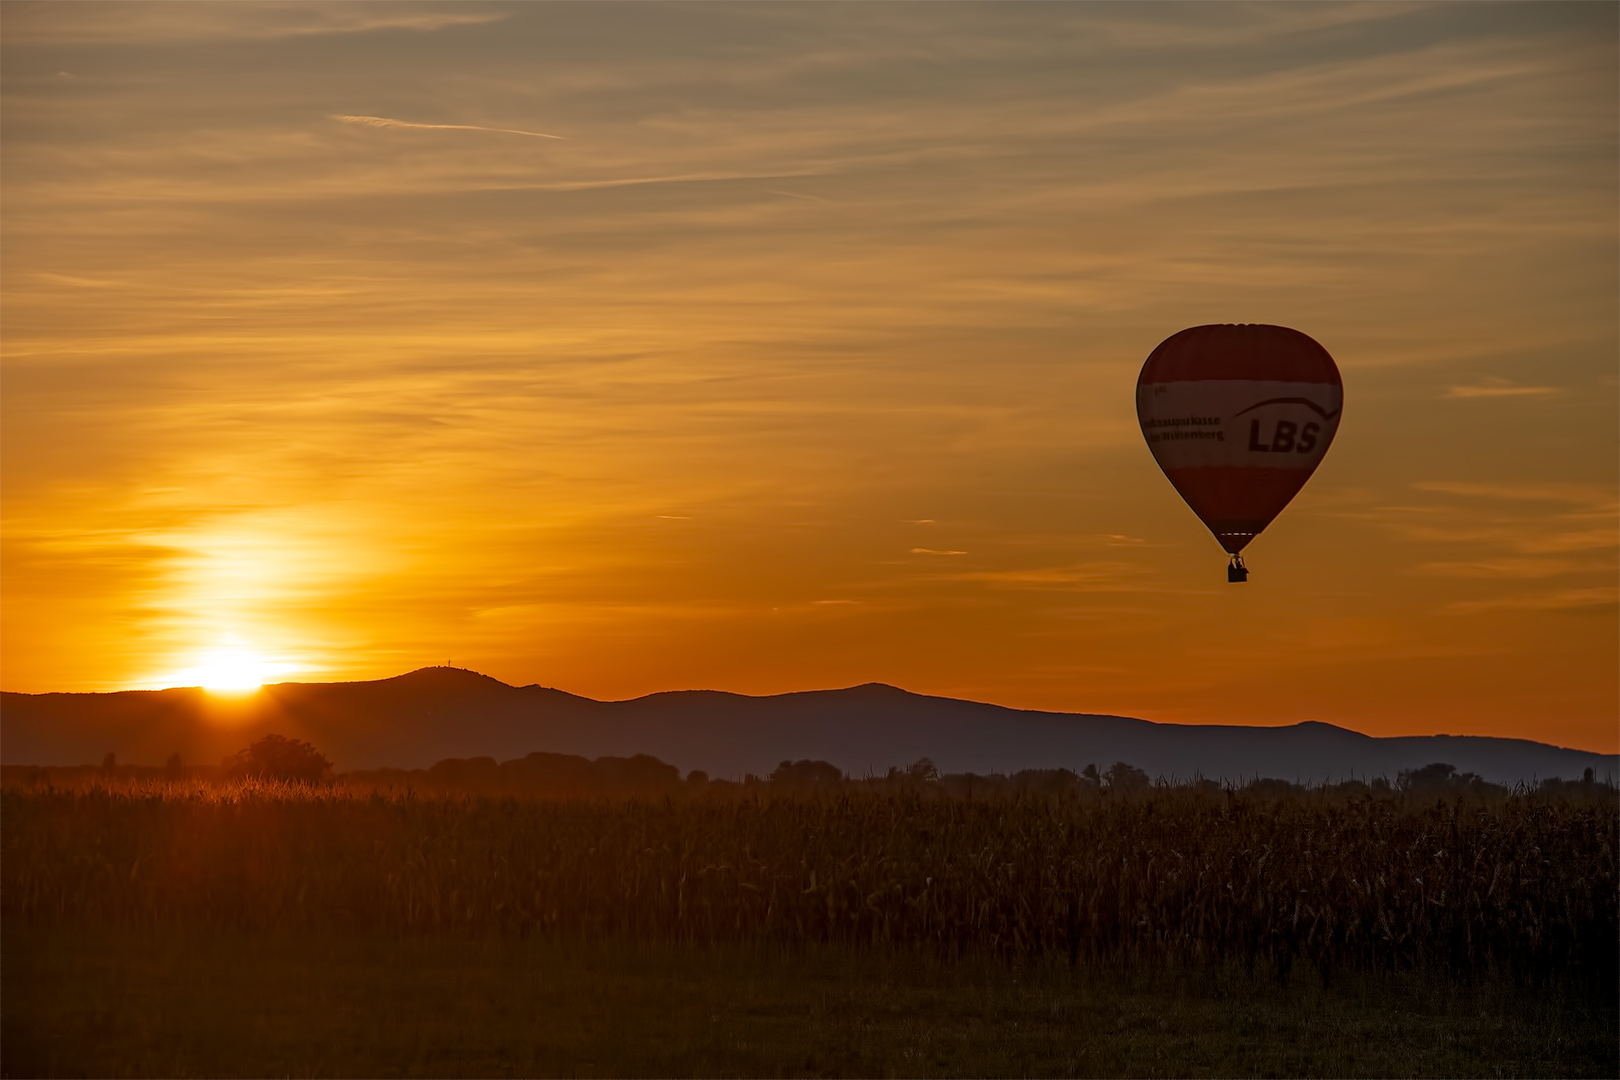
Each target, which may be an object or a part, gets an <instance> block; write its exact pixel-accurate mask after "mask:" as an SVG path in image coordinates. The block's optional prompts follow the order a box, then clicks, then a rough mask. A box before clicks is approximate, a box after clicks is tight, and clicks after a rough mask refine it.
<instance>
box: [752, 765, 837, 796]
mask: <svg viewBox="0 0 1620 1080" xmlns="http://www.w3.org/2000/svg"><path fill="white" fill-rule="evenodd" d="M769 779H770V781H771V783H773V784H779V785H781V786H782V787H785V788H795V789H801V790H803V789H808V790H816V791H826V790H830V789H832V788H836V787H837V786H838V785H839V784H841V783H843V782H844V774H843V771H842V770H840V769H839V768H838V766H836V765H834V764H832V763H831V762H828V761H809V760H805V761H784V762H782V764H780V765H778V766H777V767H776V771H774V772H772V773H771V775H770V777H769Z"/></svg>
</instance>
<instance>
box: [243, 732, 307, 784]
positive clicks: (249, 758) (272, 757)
mask: <svg viewBox="0 0 1620 1080" xmlns="http://www.w3.org/2000/svg"><path fill="white" fill-rule="evenodd" d="M221 764H222V765H223V766H224V769H225V771H226V772H227V773H229V774H231V775H234V776H258V777H264V778H265V779H271V780H303V781H307V782H309V783H314V782H316V781H318V780H321V779H323V778H324V777H325V776H326V774H327V770H328V769H330V768H331V767H332V763H331V762H330V761H328V760H326V758H325V757H324V756H323V755H322V754H321V752H320V751H319V750H317V749H315V748H314V747H313V746H311V745H310V744H309V743H307V742H304V741H302V740H300V739H289V738H287V737H286V736H285V735H266V736H265V737H264V738H262V739H260V740H259V741H258V742H256V743H254V744H253V745H252V746H250V747H248V748H247V749H246V750H239V751H237V752H236V753H234V754H232V755H231V756H230V757H228V758H226V759H225V760H224V762H222V763H221Z"/></svg>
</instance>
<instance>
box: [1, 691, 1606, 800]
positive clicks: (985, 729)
mask: <svg viewBox="0 0 1620 1080" xmlns="http://www.w3.org/2000/svg"><path fill="white" fill-rule="evenodd" d="M272 731H274V732H276V733H278V734H283V735H287V736H289V737H293V738H303V739H308V740H309V741H310V742H312V743H314V744H315V745H316V746H317V747H319V748H320V749H321V750H322V751H323V752H324V753H326V754H327V755H328V756H329V757H330V758H332V759H333V760H334V761H335V762H336V763H337V765H338V767H339V768H340V769H364V768H378V767H384V766H395V767H403V768H420V767H426V766H429V765H432V764H434V763H435V762H436V761H439V760H442V759H445V758H454V757H461V758H467V757H486V756H488V757H497V758H503V759H509V758H514V757H522V756H523V755H525V754H527V753H529V752H531V751H536V750H542V751H550V752H554V753H571V754H580V755H582V756H587V757H600V756H630V755H632V754H636V753H646V754H651V755H653V756H655V757H658V758H660V759H661V760H664V761H667V762H669V763H671V764H674V765H676V766H678V767H680V768H682V769H683V770H691V769H703V770H705V771H707V772H709V773H711V774H714V775H716V776H730V777H734V778H735V777H741V776H742V775H744V774H747V773H755V774H759V775H763V774H764V773H768V772H769V771H770V770H771V769H773V768H774V767H775V766H776V765H777V764H778V763H779V762H780V761H783V760H801V759H806V758H809V759H817V760H825V761H830V762H832V763H833V764H835V765H837V766H838V767H839V768H841V769H843V770H844V771H845V772H848V773H850V774H852V775H856V776H859V775H862V774H863V773H877V774H881V773H882V772H884V771H885V770H886V769H887V768H888V767H890V766H894V765H902V766H903V765H906V764H909V763H910V762H912V761H915V760H917V759H918V758H922V757H928V758H930V759H931V760H933V761H934V762H935V763H936V764H937V765H938V766H939V767H940V768H941V769H943V770H945V771H949V772H978V773H991V772H1004V773H1005V772H1015V771H1017V770H1019V769H1022V768H1057V767H1065V768H1072V769H1075V770H1079V769H1081V768H1083V767H1084V766H1085V765H1088V764H1096V765H1098V766H1099V767H1104V768H1105V767H1107V766H1108V765H1109V764H1112V763H1113V762H1115V761H1126V762H1129V763H1130V764H1133V765H1136V766H1138V767H1140V768H1143V769H1146V770H1147V771H1148V772H1149V773H1150V774H1151V775H1162V776H1165V777H1167V778H1179V779H1190V778H1192V777H1193V776H1204V777H1208V778H1210V779H1222V780H1234V781H1238V780H1245V779H1253V778H1254V777H1256V776H1274V777H1278V778H1280V779H1286V780H1305V781H1323V780H1338V779H1345V778H1348V777H1351V776H1362V777H1370V776H1379V775H1384V776H1389V777H1390V778H1392V779H1393V778H1394V777H1395V775H1396V774H1397V773H1398V772H1399V771H1400V770H1402V769H1411V768H1419V767H1421V766H1423V765H1426V764H1429V763H1431V762H1435V761H1444V762H1446V763H1448V764H1451V765H1455V766H1456V767H1457V768H1458V769H1459V770H1461V771H1466V772H1474V773H1478V774H1479V775H1481V776H1484V777H1485V778H1486V779H1488V780H1492V781H1494V782H1498V783H1517V782H1534V781H1535V780H1538V779H1546V778H1548V777H1552V776H1563V777H1566V778H1569V777H1575V776H1579V775H1580V774H1581V773H1582V771H1583V770H1584V769H1586V768H1591V769H1593V770H1594V772H1595V773H1596V774H1597V775H1599V776H1604V775H1615V774H1617V773H1620V756H1617V755H1604V754H1596V753H1592V752H1589V751H1583V750H1577V749H1573V748H1568V747H1558V746H1552V745H1550V744H1546V743H1540V742H1536V741H1533V740H1529V739H1513V738H1503V737H1498V736H1485V735H1403V736H1386V737H1380V736H1372V735H1367V734H1365V733H1363V732H1358V731H1355V730H1353V729H1350V728H1344V727H1340V726H1338V725H1335V724H1330V723H1326V722H1324V721H1320V720H1304V721H1300V722H1298V723H1295V724H1288V725H1280V726H1275V727H1259V726H1251V725H1238V724H1164V723H1158V722H1155V721H1150V720H1143V719H1140V718H1137V717H1128V716H1115V715H1111V714H1099V713H1067V712H1051V711H1045V710H1035V709H1015V708H1010V707H1007V706H1002V705H994V704H991V703H988V702H979V701H970V700H965V699H960V698H949V697H939V696H934V695H927V694H917V693H913V692H911V691H908V690H905V689H903V688H901V687H896V686H892V685H890V684H887V683H878V682H869V683H861V684H858V685H856V686H850V687H841V688H835V689H829V690H797V691H789V692H787V693H783V694H770V695H760V696H754V695H747V694H737V693H733V692H731V691H724V690H668V691H660V692H657V693H653V694H647V695H643V696H641V697H636V698H627V699H622V700H616V701H598V700H596V699H594V698H588V697H583V696H581V695H578V694H572V693H569V692H568V691H566V690H560V689H558V688H556V687H548V686H542V685H540V684H538V683H531V684H528V685H526V686H513V685H511V684H508V683H504V682H502V681H500V680H499V679H495V678H493V677H491V676H488V675H484V674H482V673H480V672H476V671H471V670H468V669H465V668H453V667H448V666H435V667H426V668H418V669H416V670H415V671H410V672H405V673H403V674H400V675H395V676H391V677H389V678H386V679H375V680H356V681H350V682H332V683H306V682H286V683H272V684H267V685H266V686H264V687H261V688H260V689H259V690H258V691H256V692H254V693H252V694H250V695H245V696H240V697H230V696H224V695H213V694H210V693H208V692H207V691H204V690H202V689H200V688H197V687H175V688H170V689H166V690H124V691H111V692H103V693H87V694H85V693H60V692H57V693H46V694H20V693H16V692H10V691H7V692H4V693H0V762H3V763H5V764H7V765H70V764H86V763H93V762H97V761H100V760H101V759H102V757H103V755H105V754H106V753H109V752H111V753H114V754H116V755H117V756H118V758H119V760H122V761H129V762H139V763H150V764H157V763H159V762H162V761H163V760H165V759H166V758H167V757H168V756H169V755H170V754H171V753H179V754H180V755H181V758H182V760H184V761H188V762H193V763H196V762H205V763H212V762H214V761H217V760H219V759H220V758H221V757H223V756H225V755H226V754H229V753H232V752H234V751H236V750H239V749H241V748H242V747H243V746H245V745H247V743H248V742H250V741H252V740H253V739H254V738H257V737H260V736H262V735H263V734H266V733H269V732H272Z"/></svg>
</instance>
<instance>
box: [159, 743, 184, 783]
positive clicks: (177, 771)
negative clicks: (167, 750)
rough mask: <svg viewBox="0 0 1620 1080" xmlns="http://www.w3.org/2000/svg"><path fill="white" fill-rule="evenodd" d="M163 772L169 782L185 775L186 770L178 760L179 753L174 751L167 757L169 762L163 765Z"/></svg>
mask: <svg viewBox="0 0 1620 1080" xmlns="http://www.w3.org/2000/svg"><path fill="white" fill-rule="evenodd" d="M163 772H164V774H165V775H166V776H168V778H169V779H170V780H178V779H180V778H181V777H182V776H184V775H185V773H186V768H185V764H184V763H183V762H182V761H181V760H180V751H178V750H176V751H175V752H174V753H172V754H170V755H169V760H168V761H165V762H164V763H163Z"/></svg>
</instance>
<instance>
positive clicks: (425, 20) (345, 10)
mask: <svg viewBox="0 0 1620 1080" xmlns="http://www.w3.org/2000/svg"><path fill="white" fill-rule="evenodd" d="M506 17H507V16H506V15H505V14H503V13H499V12H491V11H483V12H473V11H455V12H451V11H421V10H419V9H418V8H417V6H416V5H414V4H412V5H406V6H396V5H392V4H283V3H274V4H265V3H232V4H61V5H57V4H39V5H33V8H32V10H24V11H19V12H18V13H16V15H11V14H9V13H8V16H7V19H6V36H7V37H8V38H9V39H10V40H12V41H14V42H15V41H26V42H46V41H49V42H57V43H81V42H82V43H91V42H104V41H115V42H118V43H119V44H138V43H141V42H147V41H198V40H209V39H231V38H236V39H241V38H249V39H253V38H257V39H272V40H273V39H277V38H294V37H312V36H318V35H326V34H363V33H369V32H373V31H378V30H415V31H420V32H431V31H434V30H443V29H446V28H448V27H453V26H476V25H479V24H482V23H492V22H500V21H501V20H504V19H505V18H506Z"/></svg>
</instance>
